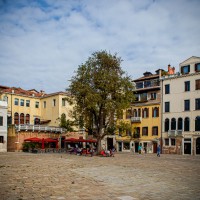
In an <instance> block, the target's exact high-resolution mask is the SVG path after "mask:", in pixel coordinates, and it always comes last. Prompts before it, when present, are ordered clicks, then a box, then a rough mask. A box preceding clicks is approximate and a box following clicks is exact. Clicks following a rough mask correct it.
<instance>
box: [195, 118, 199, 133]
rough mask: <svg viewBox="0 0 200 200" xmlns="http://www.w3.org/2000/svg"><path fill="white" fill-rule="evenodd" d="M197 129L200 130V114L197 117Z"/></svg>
mask: <svg viewBox="0 0 200 200" xmlns="http://www.w3.org/2000/svg"><path fill="white" fill-rule="evenodd" d="M195 131H200V116H197V117H196V119H195Z"/></svg>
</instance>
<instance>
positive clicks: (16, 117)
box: [14, 113, 19, 125]
mask: <svg viewBox="0 0 200 200" xmlns="http://www.w3.org/2000/svg"><path fill="white" fill-rule="evenodd" d="M14 123H15V124H16V125H18V124H19V114H18V113H15V115H14Z"/></svg>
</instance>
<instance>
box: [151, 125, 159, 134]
mask: <svg viewBox="0 0 200 200" xmlns="http://www.w3.org/2000/svg"><path fill="white" fill-rule="evenodd" d="M152 135H153V136H154V135H158V127H157V126H153V127H152Z"/></svg>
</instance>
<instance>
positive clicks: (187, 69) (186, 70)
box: [181, 65, 190, 74]
mask: <svg viewBox="0 0 200 200" xmlns="http://www.w3.org/2000/svg"><path fill="white" fill-rule="evenodd" d="M189 73H190V65H187V66H183V67H181V74H189Z"/></svg>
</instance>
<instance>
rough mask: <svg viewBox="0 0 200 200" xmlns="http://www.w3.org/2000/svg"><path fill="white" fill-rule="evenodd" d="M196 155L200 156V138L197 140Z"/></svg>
mask: <svg viewBox="0 0 200 200" xmlns="http://www.w3.org/2000/svg"><path fill="white" fill-rule="evenodd" d="M196 154H200V137H199V138H197V140H196Z"/></svg>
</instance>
